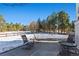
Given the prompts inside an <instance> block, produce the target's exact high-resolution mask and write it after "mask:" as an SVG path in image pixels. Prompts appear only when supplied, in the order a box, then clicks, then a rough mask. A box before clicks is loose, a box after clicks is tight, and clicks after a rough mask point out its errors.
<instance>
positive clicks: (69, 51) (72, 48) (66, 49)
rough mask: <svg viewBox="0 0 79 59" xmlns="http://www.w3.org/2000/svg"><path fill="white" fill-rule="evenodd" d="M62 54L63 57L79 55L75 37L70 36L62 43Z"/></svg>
mask: <svg viewBox="0 0 79 59" xmlns="http://www.w3.org/2000/svg"><path fill="white" fill-rule="evenodd" d="M60 53H61V55H79V50H78V49H77V45H76V44H75V39H74V35H72V34H69V37H68V39H67V41H64V42H61V43H60Z"/></svg>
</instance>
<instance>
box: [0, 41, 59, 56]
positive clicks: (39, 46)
mask: <svg viewBox="0 0 79 59" xmlns="http://www.w3.org/2000/svg"><path fill="white" fill-rule="evenodd" d="M59 47H60V46H59V44H58V43H56V42H55V43H54V42H53V43H51V42H39V43H38V42H36V43H35V44H34V47H33V48H32V49H31V50H27V49H24V48H23V46H21V47H18V48H15V49H13V50H10V51H7V52H5V53H2V54H0V56H56V55H57V54H58V53H59Z"/></svg>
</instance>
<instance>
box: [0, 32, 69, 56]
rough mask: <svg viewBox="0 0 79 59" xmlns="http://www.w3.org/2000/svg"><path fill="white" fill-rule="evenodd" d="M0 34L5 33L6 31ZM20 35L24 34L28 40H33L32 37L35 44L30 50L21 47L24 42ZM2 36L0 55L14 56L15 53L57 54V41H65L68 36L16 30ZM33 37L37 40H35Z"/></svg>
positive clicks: (0, 39)
mask: <svg viewBox="0 0 79 59" xmlns="http://www.w3.org/2000/svg"><path fill="white" fill-rule="evenodd" d="M7 33H8V32H7ZM11 33H13V34H11ZM0 34H6V32H5V33H0ZM10 34H11V35H10ZM14 34H15V35H14ZM21 35H26V37H27V40H28V41H29V42H30V41H33V39H34V41H35V44H34V47H33V48H32V50H25V49H23V48H22V47H23V44H24V42H23V39H22V37H21ZM3 36H4V37H0V53H1V54H0V55H15V56H16V55H39V56H40V55H57V54H58V52H59V44H58V42H59V41H65V40H66V39H67V38H68V35H60V34H49V33H35V34H33V33H30V34H27V32H18V33H17V32H9V33H8V35H7V36H5V35H3ZM35 37H36V39H38V40H36V39H35ZM40 39H41V40H40ZM19 46H21V47H19ZM6 51H8V52H6Z"/></svg>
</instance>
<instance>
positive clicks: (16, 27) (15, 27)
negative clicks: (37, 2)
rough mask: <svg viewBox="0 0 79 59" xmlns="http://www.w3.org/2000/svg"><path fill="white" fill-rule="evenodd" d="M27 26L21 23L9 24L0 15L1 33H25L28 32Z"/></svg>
mask: <svg viewBox="0 0 79 59" xmlns="http://www.w3.org/2000/svg"><path fill="white" fill-rule="evenodd" d="M26 27H27V26H25V25H22V24H21V23H15V24H14V23H12V22H11V23H7V22H6V21H5V20H4V18H3V16H2V15H0V32H5V31H25V30H26Z"/></svg>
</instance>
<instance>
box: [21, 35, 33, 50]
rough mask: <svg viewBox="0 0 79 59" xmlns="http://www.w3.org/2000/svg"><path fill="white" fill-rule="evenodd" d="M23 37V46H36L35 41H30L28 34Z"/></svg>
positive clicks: (29, 47)
mask: <svg viewBox="0 0 79 59" xmlns="http://www.w3.org/2000/svg"><path fill="white" fill-rule="evenodd" d="M21 37H22V39H23V42H24V45H23V48H24V49H29V50H30V49H31V48H32V47H33V46H34V42H29V41H28V40H27V37H26V35H22V36H21Z"/></svg>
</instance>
